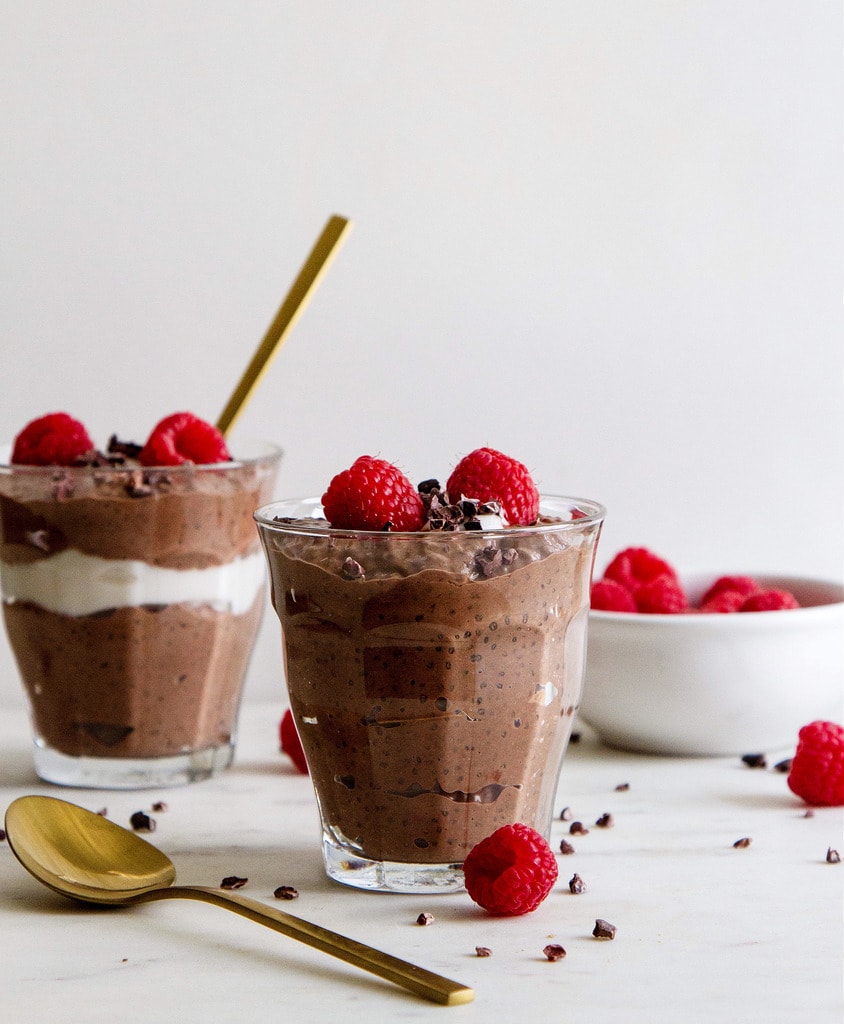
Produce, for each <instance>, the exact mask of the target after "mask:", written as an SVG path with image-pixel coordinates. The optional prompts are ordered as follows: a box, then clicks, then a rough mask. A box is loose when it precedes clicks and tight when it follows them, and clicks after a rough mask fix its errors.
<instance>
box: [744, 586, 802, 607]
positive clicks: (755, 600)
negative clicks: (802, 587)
mask: <svg viewBox="0 0 844 1024" xmlns="http://www.w3.org/2000/svg"><path fill="white" fill-rule="evenodd" d="M799 607H800V605H799V603H798V601H797V598H796V597H795V596H794V594H792V593H790V592H789V591H788V590H760V591H759V593H757V594H751V595H750V596H749V597H746V598H745V599H744V603H743V604H742V605H740V606H739V611H740V612H779V611H786V610H788V609H791V608H799Z"/></svg>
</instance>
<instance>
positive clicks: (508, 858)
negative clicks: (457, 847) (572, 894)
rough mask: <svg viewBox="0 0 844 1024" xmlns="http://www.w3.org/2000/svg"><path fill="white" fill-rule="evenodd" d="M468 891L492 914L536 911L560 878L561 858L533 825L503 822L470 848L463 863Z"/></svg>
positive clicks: (513, 914)
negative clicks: (555, 854) (558, 873)
mask: <svg viewBox="0 0 844 1024" xmlns="http://www.w3.org/2000/svg"><path fill="white" fill-rule="evenodd" d="M463 874H464V876H465V879H466V891H467V892H468V893H469V895H470V896H471V897H472V899H473V900H474V901H475V903H477V904H478V905H479V906H481V907H483V908H484V910H488V911H489V912H490V913H491V914H497V915H502V916H503V915H512V916H516V915H518V914H527V913H529V912H530V911H531V910H536V908H537V907H538V906H539V904H540V903H541V902H542V901H543V900H544V899H545V897H546V896H547V895H548V893H549V892H550V891H551V887H552V886H553V884H554V882H556V881H557V860H556V858H555V856H554V853H553V851H552V850H551V847H550V846H549V845H548V843H546V841H545V840H544V839H543V837H542V836H541V835H540V834H539V833H538V832H537V831H536V830H535V829H532V828H530V826H529V825H521V824H516V825H503V826H502V827H501V828H499V829H497V830H496V831H495V832H493V833H492V835H491V836H487V838H486V839H482V840H481V841H480V842H479V843H478V844H477V845H476V846H473V847H472V849H471V850H470V851H469V855H468V856H467V857H466V860H465V862H464V864H463Z"/></svg>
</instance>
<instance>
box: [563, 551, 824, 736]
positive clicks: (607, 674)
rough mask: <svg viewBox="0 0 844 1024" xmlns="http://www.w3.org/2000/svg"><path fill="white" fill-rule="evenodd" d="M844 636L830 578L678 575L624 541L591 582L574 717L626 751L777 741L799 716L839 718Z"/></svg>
mask: <svg viewBox="0 0 844 1024" xmlns="http://www.w3.org/2000/svg"><path fill="white" fill-rule="evenodd" d="M842 638H844V587H842V585H841V584H840V583H838V582H831V581H824V580H817V579H808V578H803V577H796V576H767V575H746V574H741V573H726V574H722V575H719V574H718V573H709V574H697V575H683V574H681V573H680V572H678V571H677V570H676V569H675V568H674V566H673V565H672V564H671V562H670V561H668V560H667V559H665V558H664V557H662V556H661V555H659V554H657V553H656V552H654V551H651V550H650V549H648V548H645V547H630V548H625V549H624V550H623V551H620V552H618V554H616V555H615V556H614V557H613V558H612V559H611V561H610V562H609V563H608V565H607V567H606V569H605V570H604V573H603V575H602V576H600V577H596V578H595V579H594V581H593V583H592V599H591V611H590V615H589V644H588V653H587V661H586V682H585V686H584V693H583V698H582V700H581V705H580V710H579V718H580V720H582V721H583V722H585V723H586V724H587V725H589V726H591V727H592V728H593V729H594V730H595V731H596V732H597V733H598V735H599V736H600V738H601V739H602V740H603V741H604V742H605V743H607V744H608V745H610V746H613V747H617V748H620V749H623V750H633V751H641V752H643V753H652V754H668V755H675V756H727V755H742V754H746V753H747V752H748V751H757V750H759V751H761V750H768V751H774V750H778V749H784V748H787V747H788V746H789V745H791V744H793V741H794V736H795V735H796V734H797V732H798V730H799V729H800V727H801V726H802V725H803V724H804V723H805V722H808V721H812V720H814V719H831V720H833V721H841V718H842V699H843V698H844V647H842V643H844V640H843V639H842Z"/></svg>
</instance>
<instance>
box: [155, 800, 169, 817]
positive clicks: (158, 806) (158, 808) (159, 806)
mask: <svg viewBox="0 0 844 1024" xmlns="http://www.w3.org/2000/svg"><path fill="white" fill-rule="evenodd" d="M152 809H153V810H154V811H155V813H156V814H163V813H164V812H165V811H166V810H167V804H165V803H164V801H163V800H156V801H155V803H154V804H153V805H152Z"/></svg>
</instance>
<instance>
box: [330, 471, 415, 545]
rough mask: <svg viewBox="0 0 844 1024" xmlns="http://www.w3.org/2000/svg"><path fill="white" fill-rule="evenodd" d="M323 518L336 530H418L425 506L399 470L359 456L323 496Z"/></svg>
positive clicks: (338, 476) (335, 479) (335, 478)
mask: <svg viewBox="0 0 844 1024" xmlns="http://www.w3.org/2000/svg"><path fill="white" fill-rule="evenodd" d="M322 507H323V511H324V512H325V518H326V519H327V520H328V521H329V523H331V525H332V526H333V527H335V529H342V530H383V529H385V528H386V527H388V524H389V527H388V528H389V529H391V530H397V531H400V532H410V531H413V530H421V529H422V525H423V523H424V512H425V510H424V506H423V504H422V499H421V498H420V497H419V494H418V492H417V490H416V488H415V487H414V486H413V484H412V483H411V482H410V481H409V480H408V478H407V477H406V476H405V475H404V473H402V471H401V470H400V469H398V468H397V467H396V466H393V465H392V464H391V463H389V462H385V461H384V460H383V459H374V458H372V456H371V455H361V457H360V458H359V459H355V461H354V462H353V463H352V465H351V466H350V468H349V469H344V470H343V472H342V473H338V474H337V476H335V477H334V479H333V480H332V481H331V483H330V484H329V485H328V490H327V491H326V492H325V494H323V496H322Z"/></svg>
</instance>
